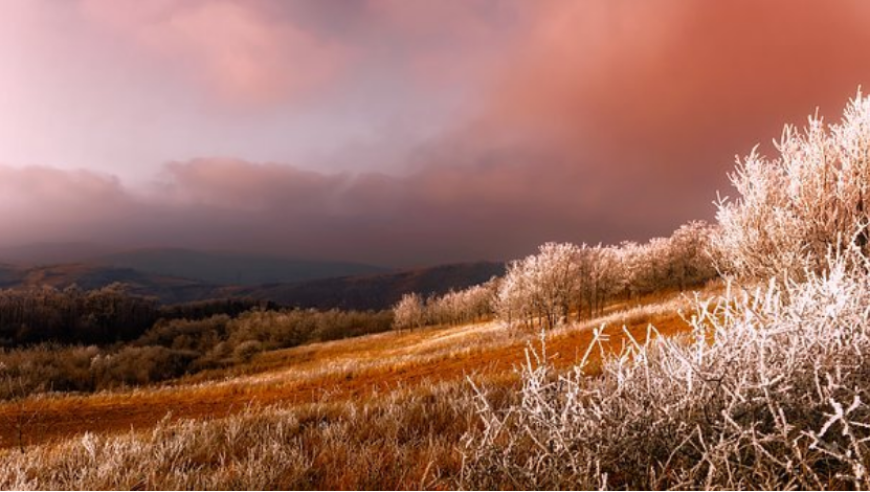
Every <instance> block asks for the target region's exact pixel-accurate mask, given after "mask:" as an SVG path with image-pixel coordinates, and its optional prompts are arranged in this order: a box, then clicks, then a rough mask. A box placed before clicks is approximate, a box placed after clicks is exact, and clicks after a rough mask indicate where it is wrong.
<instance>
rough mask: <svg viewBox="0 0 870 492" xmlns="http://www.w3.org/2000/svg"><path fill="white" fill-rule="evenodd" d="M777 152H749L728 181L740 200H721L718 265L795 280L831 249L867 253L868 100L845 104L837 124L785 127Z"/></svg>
mask: <svg viewBox="0 0 870 492" xmlns="http://www.w3.org/2000/svg"><path fill="white" fill-rule="evenodd" d="M774 144H775V146H776V149H777V151H778V152H779V154H780V155H779V157H778V158H776V159H773V160H770V159H767V158H765V157H763V156H761V155H759V153H758V152H757V150H753V151H752V153H751V154H750V155H749V156H748V157H746V158H745V159H744V160H742V161H740V160H738V162H737V169H736V172H735V173H733V174H732V175H731V176H730V177H731V181H732V183H733V184H734V187H735V188H737V191H738V193H739V197H738V199H737V200H734V201H723V202H721V203H720V204H719V212H718V220H719V224H720V227H721V233H720V234H719V235H718V236H717V238H716V243H717V246H718V249H719V251H720V252H721V254H722V258H721V260H722V265H721V267H722V269H723V270H726V271H729V272H731V273H735V274H737V275H739V276H742V277H752V278H762V279H763V278H767V277H771V276H777V275H780V276H781V277H782V276H788V277H792V278H795V277H800V276H801V275H802V274H803V272H804V271H805V270H810V271H813V272H819V271H820V270H821V269H822V268H823V267H824V266H825V263H824V262H825V255H826V253H827V251H828V250H829V249H841V248H844V247H846V246H848V245H856V246H858V247H859V248H860V249H861V250H862V252H863V253H864V255H865V256H866V254H867V253H868V243H870V235H868V231H867V226H868V223H870V97H863V96H862V95H861V93H860V92H859V93H858V95H857V96H856V97H855V99H853V100H852V101H850V103H849V105H848V106H847V107H846V110H845V112H844V115H843V119H842V121H841V122H840V123H839V124H834V125H830V126H826V125H825V124H824V122H823V121H822V119H821V118H820V117H818V116H814V117H810V118H809V123H808V125H807V127H806V128H805V129H804V130H803V131H799V130H797V129H796V128H795V127H792V126H786V127H785V130H784V131H783V135H782V138H781V139H780V141H779V142H775V143H774Z"/></svg>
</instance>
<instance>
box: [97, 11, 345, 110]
mask: <svg viewBox="0 0 870 492" xmlns="http://www.w3.org/2000/svg"><path fill="white" fill-rule="evenodd" d="M257 5H258V4H257V3H255V2H240V1H236V0H214V1H201V0H188V1H184V0H158V1H155V2H150V1H149V2H138V1H135V0H83V2H82V12H83V14H84V16H85V17H86V18H87V19H89V20H90V21H92V22H94V23H95V24H97V25H99V26H102V27H105V28H108V29H111V30H112V31H113V32H114V33H115V34H116V35H117V36H118V37H119V39H121V40H123V41H126V42H130V43H133V44H135V45H136V46H138V47H139V48H140V49H143V50H145V51H147V52H149V53H151V54H153V55H156V56H159V57H162V58H163V59H165V60H168V61H169V62H171V63H172V64H174V66H175V67H176V68H177V69H178V70H180V71H181V72H183V73H185V74H186V76H188V77H190V78H193V79H195V80H197V81H198V82H200V83H202V84H203V85H204V86H205V87H207V88H208V90H209V91H211V92H212V93H213V94H214V95H216V96H218V97H219V98H221V99H222V100H225V101H228V102H230V103H234V102H235V103H249V104H250V103H263V104H265V103H273V102H277V101H282V100H286V99H299V98H303V97H306V96H309V95H311V94H312V93H314V92H315V91H319V90H321V89H322V88H323V87H324V86H329V85H331V84H332V83H333V82H334V81H335V80H336V79H337V78H338V77H339V76H341V75H342V74H343V71H344V68H345V64H346V60H347V57H348V54H349V51H348V49H347V48H346V47H343V46H341V45H339V44H338V43H335V42H332V41H330V40H328V39H324V38H322V37H318V36H317V35H315V34H314V33H312V32H310V31H308V30H306V29H304V28H303V26H299V25H296V24H294V23H293V22H292V21H290V20H289V19H287V18H280V19H276V18H274V17H269V16H268V15H267V12H265V11H263V10H262V9H258V8H257Z"/></svg>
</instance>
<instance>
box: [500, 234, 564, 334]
mask: <svg viewBox="0 0 870 492" xmlns="http://www.w3.org/2000/svg"><path fill="white" fill-rule="evenodd" d="M579 251H580V250H579V248H577V246H575V245H573V244H568V243H562V244H559V243H547V244H544V245H543V246H541V247H540V250H539V252H538V254H536V255H531V256H528V257H526V258H524V259H522V260H519V261H515V262H513V263H511V265H510V266H509V267H508V272H507V274H506V276H505V279H504V281H503V282H502V285H501V288H500V290H499V297H498V312H499V313H500V315H501V317H502V319H505V320H507V321H508V322H510V323H515V322H520V321H522V322H525V323H526V324H529V325H531V324H532V323H533V322H535V321H537V322H539V323H540V324H542V325H543V326H545V327H548V328H553V327H555V326H556V325H557V324H559V323H560V322H561V321H562V320H563V319H567V317H568V315H569V312H570V308H571V306H572V304H573V303H575V302H576V299H577V298H578V296H579V289H580V280H581V271H580V264H579V262H578V258H579Z"/></svg>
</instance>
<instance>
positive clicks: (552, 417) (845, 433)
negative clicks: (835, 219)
mask: <svg viewBox="0 0 870 492" xmlns="http://www.w3.org/2000/svg"><path fill="white" fill-rule="evenodd" d="M856 254H858V253H853V254H852V258H851V259H848V258H839V259H837V260H829V261H828V263H827V264H826V268H825V269H824V270H825V272H826V273H823V274H816V273H813V272H807V273H806V275H805V276H806V282H804V283H801V284H796V283H789V282H786V283H783V282H771V283H769V284H768V285H767V287H761V288H758V290H754V291H751V292H749V291H743V290H740V291H732V290H729V291H728V292H726V293H725V294H724V295H723V296H722V297H721V298H719V299H717V300H715V301H702V300H700V299H699V300H698V301H697V306H696V310H695V313H694V314H693V315H692V316H691V318H690V322H691V324H692V326H693V332H692V333H691V336H687V337H684V338H667V337H655V336H653V337H649V338H651V339H652V341H649V342H647V343H644V344H634V345H632V346H629V347H627V348H626V349H625V351H624V353H622V354H621V356H619V357H616V358H613V359H610V360H608V361H606V362H605V363H604V364H603V368H602V374H601V376H600V377H595V378H589V377H586V376H584V375H583V372H582V370H583V367H582V364H581V366H580V367H578V368H576V370H575V371H573V372H571V373H568V374H561V375H560V374H557V373H556V372H555V370H554V369H553V367H552V365H551V364H550V363H549V362H548V359H547V358H546V354H545V353H544V354H541V353H540V351H539V352H533V353H532V355H531V356H530V357H529V362H528V363H527V364H526V366H525V367H524V369H523V373H522V394H521V401H520V403H518V404H516V405H513V406H509V407H508V408H507V409H506V410H505V409H500V410H497V409H494V407H491V406H490V405H489V404H488V403H487V400H486V398H485V395H483V394H481V395H479V400H478V412H479V415H480V418H481V420H482V424H483V426H482V430H479V431H473V432H472V433H471V434H470V435H469V436H467V440H466V445H467V447H466V450H465V452H466V460H465V469H464V474H463V476H464V478H465V480H466V483H465V484H464V485H465V486H467V487H470V488H478V489H487V488H491V487H499V486H502V485H503V484H505V483H512V484H513V485H514V486H515V487H516V488H521V489H541V488H544V489H549V488H573V489H589V488H610V487H613V488H630V489H660V488H690V489H713V488H727V489H756V488H762V489H784V488H801V489H830V488H835V489H842V488H844V487H846V488H858V489H867V488H868V487H870V476H868V470H867V467H868V466H870V446H868V440H870V406H868V403H870V308H868V306H870V276H868V274H867V273H865V271H866V270H865V269H856V268H850V267H849V266H848V265H849V262H850V261H860V258H858V259H856V258H854V256H855V255H856ZM650 329H651V330H654V328H652V327H651V328H650ZM593 349H594V348H593ZM535 354H537V355H535Z"/></svg>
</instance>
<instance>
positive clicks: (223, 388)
mask: <svg viewBox="0 0 870 492" xmlns="http://www.w3.org/2000/svg"><path fill="white" fill-rule="evenodd" d="M684 304H685V301H684V300H680V299H678V298H672V299H671V300H670V301H667V302H664V303H661V304H658V305H655V306H647V307H640V308H633V309H631V310H628V311H623V312H618V313H613V314H609V315H608V316H607V317H606V318H601V319H597V320H594V321H592V322H587V323H584V324H578V325H574V326H570V327H564V328H560V329H559V330H555V331H553V332H551V333H550V334H549V336H548V340H547V344H548V353H549V354H551V356H552V358H551V362H552V363H553V364H554V365H556V366H557V367H560V368H568V367H572V366H573V365H575V364H576V363H577V362H578V361H579V360H580V358H581V357H582V356H583V355H584V353H585V352H586V351H587V348H588V347H589V345H590V343H591V341H592V330H591V329H590V328H592V327H595V328H597V327H599V326H601V325H602V324H605V325H607V326H606V327H605V328H604V331H603V333H605V334H609V335H610V339H609V340H608V341H607V342H606V344H605V345H604V346H600V347H597V348H596V352H595V353H594V354H592V355H591V358H592V360H596V359H597V358H599V357H601V356H605V355H606V354H607V353H608V352H609V351H617V350H620V349H621V347H622V346H623V344H624V343H625V338H624V333H623V331H622V324H623V323H626V324H627V329H628V332H630V333H631V334H632V335H633V336H634V337H636V338H638V339H640V340H643V339H644V338H645V337H646V335H647V327H648V324H649V323H650V322H654V323H655V324H656V326H657V327H658V328H659V331H660V332H661V333H662V334H666V335H669V334H674V333H680V332H684V331H686V330H688V329H689V325H688V324H687V323H686V322H685V321H683V319H682V318H681V317H680V316H679V314H677V310H678V309H679V307H680V306H682V305H684ZM537 338H538V336H537V335H536V334H533V333H524V332H517V331H516V330H511V329H508V328H506V327H504V326H503V325H501V324H498V323H495V322H490V323H482V324H477V325H469V326H459V327H449V328H445V327H435V328H427V329H422V330H415V331H406V332H392V333H382V334H377V335H371V336H365V337H360V338H357V339H348V340H341V341H334V342H327V343H319V344H313V345H309V346H304V347H297V348H293V349H287V350H280V351H274V352H269V353H264V354H261V355H260V356H258V357H257V358H255V359H254V360H253V361H252V362H251V363H250V365H249V366H248V367H246V368H244V371H243V372H245V373H247V374H243V375H240V376H238V377H233V378H228V379H226V380H222V381H196V380H182V381H179V382H177V383H176V384H172V385H167V386H164V387H157V388H140V389H135V390H131V391H122V392H103V393H97V394H92V395H79V396H76V395H43V396H40V397H37V398H30V399H25V400H22V401H20V402H17V403H15V404H6V405H2V406H0V422H3V421H10V422H11V421H15V419H18V420H19V421H23V420H22V418H23V417H26V418H27V419H26V422H27V427H26V428H25V429H24V432H23V433H22V436H23V441H24V444H27V445H29V446H30V447H29V448H27V449H26V450H25V452H24V453H20V452H19V451H18V449H17V444H18V441H17V436H16V432H15V429H14V427H13V426H2V428H0V429H2V430H0V439H2V447H4V448H7V450H6V451H5V452H4V453H5V456H4V460H3V461H4V462H5V464H4V465H3V466H4V468H5V469H3V470H0V472H2V473H0V475H2V476H5V477H7V478H6V479H5V480H6V481H5V482H0V485H2V486H3V487H12V488H170V489H173V488H237V487H238V488H260V487H263V488H275V487H283V488H327V489H329V488H420V487H424V488H433V487H434V488H455V487H457V486H458V484H459V482H458V480H459V474H460V471H461V464H462V454H461V447H460V444H461V438H462V436H463V435H464V434H465V433H466V432H468V431H469V430H470V429H472V428H473V427H474V426H475V425H476V424H475V422H476V420H475V417H474V412H473V405H472V402H471V399H470V398H471V397H470V391H469V386H468V384H467V380H468V378H469V377H470V378H471V379H473V381H475V384H478V385H481V386H483V387H486V388H489V389H488V395H489V396H490V398H492V399H493V401H504V402H507V401H508V400H510V398H513V397H512V396H511V395H514V394H515V393H516V389H517V388H518V387H519V386H518V385H519V374H518V372H517V371H516V369H517V368H518V367H519V366H520V365H521V364H522V362H523V360H524V349H526V348H527V347H528V346H529V343H536V340H537ZM593 370H594V369H593ZM263 408H265V410H262V409H263ZM85 433H87V435H86V436H85V437H83V436H84V434H85ZM149 457H150V458H149ZM290 463H292V466H291V465H290ZM345 463H347V465H346V466H344V464H345ZM40 470H41V471H40ZM76 470H81V471H76ZM122 470H129V473H122V472H121V471H122ZM170 470H173V471H172V473H169V471H170ZM278 470H280V472H279V471H278ZM336 470H341V472H337V471H336ZM0 480H2V479H0Z"/></svg>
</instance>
